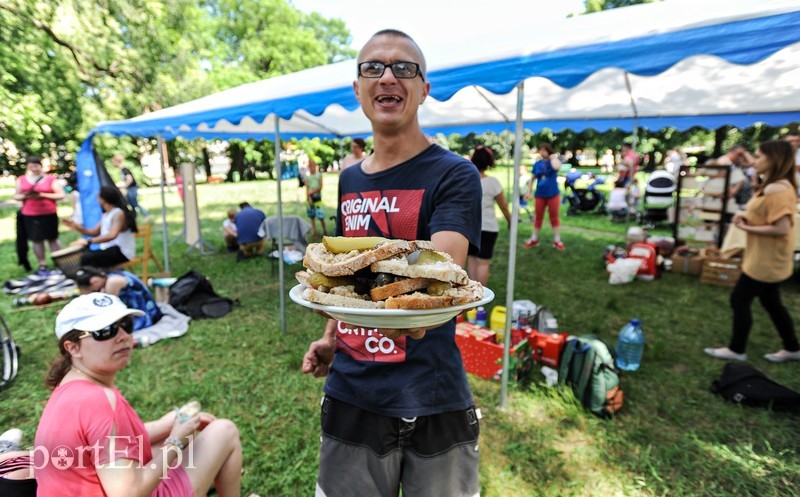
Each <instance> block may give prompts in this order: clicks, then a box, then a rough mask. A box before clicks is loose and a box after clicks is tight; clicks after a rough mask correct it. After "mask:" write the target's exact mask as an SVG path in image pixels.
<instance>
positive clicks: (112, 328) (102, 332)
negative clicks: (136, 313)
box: [78, 316, 133, 342]
mask: <svg viewBox="0 0 800 497" xmlns="http://www.w3.org/2000/svg"><path fill="white" fill-rule="evenodd" d="M120 328H122V329H123V330H124V331H125V333H127V334H129V335H130V334H132V333H133V316H125V317H124V318H122V319H120V320H119V321H116V322H114V323H111V324H110V325H108V326H105V327H103V328H100V329H99V330H94V331H85V332H83V334H82V335H81V336H79V337H78V340H83V339H84V338H87V337H92V338H94V339H95V340H97V341H98V342H104V341H106V340H111V339H112V338H114V337H115V336H117V333H119V330H120Z"/></svg>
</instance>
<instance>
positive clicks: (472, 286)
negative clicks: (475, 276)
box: [443, 280, 483, 305]
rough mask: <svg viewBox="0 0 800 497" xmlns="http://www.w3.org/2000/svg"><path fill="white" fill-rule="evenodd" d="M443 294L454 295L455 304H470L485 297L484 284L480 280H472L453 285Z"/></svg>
mask: <svg viewBox="0 0 800 497" xmlns="http://www.w3.org/2000/svg"><path fill="white" fill-rule="evenodd" d="M443 295H445V296H449V297H453V305H463V304H469V303H470V302H477V301H479V300H480V299H482V298H483V285H481V284H480V283H479V282H477V281H474V280H470V281H469V283H467V284H466V285H464V286H457V287H453V288H451V289H449V290H446V291H445V292H444V293H443Z"/></svg>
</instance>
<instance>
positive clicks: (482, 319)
mask: <svg viewBox="0 0 800 497" xmlns="http://www.w3.org/2000/svg"><path fill="white" fill-rule="evenodd" d="M475 324H477V325H478V326H483V327H484V328H485V327H486V309H484V308H483V307H478V312H477V314H476V315H475Z"/></svg>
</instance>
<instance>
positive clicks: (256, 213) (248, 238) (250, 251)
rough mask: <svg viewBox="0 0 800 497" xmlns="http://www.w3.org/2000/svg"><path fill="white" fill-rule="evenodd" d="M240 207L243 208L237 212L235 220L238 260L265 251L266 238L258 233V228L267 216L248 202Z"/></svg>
mask: <svg viewBox="0 0 800 497" xmlns="http://www.w3.org/2000/svg"><path fill="white" fill-rule="evenodd" d="M239 209H241V210H240V211H239V213H238V214H236V219H235V221H234V222H235V223H236V233H237V242H238V243H239V253H238V254H237V256H236V260H237V261H241V260H242V259H244V258H246V257H252V256H254V255H258V254H260V253H261V252H263V251H264V238H263V237H261V236H259V235H258V228H260V227H261V223H262V222H263V221H264V219H266V217H267V216H266V215H264V213H263V212H262V211H260V210H258V209H256V208H254V207H252V206H251V205H250V204H249V203H248V202H242V203H241V204H239Z"/></svg>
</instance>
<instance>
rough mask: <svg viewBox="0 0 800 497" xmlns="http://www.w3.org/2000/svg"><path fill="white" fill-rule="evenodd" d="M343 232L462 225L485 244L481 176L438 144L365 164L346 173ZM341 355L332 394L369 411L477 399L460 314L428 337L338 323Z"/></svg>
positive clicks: (412, 236) (405, 235)
mask: <svg viewBox="0 0 800 497" xmlns="http://www.w3.org/2000/svg"><path fill="white" fill-rule="evenodd" d="M338 213H339V215H338V216H337V226H336V231H337V234H339V235H344V236H384V237H386V238H402V239H406V240H430V237H431V234H432V233H437V232H439V231H455V232H458V233H461V234H462V235H464V236H465V237H466V238H467V239H468V240H469V243H470V246H474V247H478V246H479V245H480V234H481V180H480V175H479V174H478V170H477V169H476V168H475V166H474V165H473V164H472V163H471V162H469V161H468V160H466V159H464V158H462V157H459V156H458V155H456V154H453V153H452V152H450V151H448V150H445V149H443V148H441V147H439V146H438V145H432V146H430V147H428V148H427V149H425V150H424V151H423V152H421V153H420V154H419V155H417V156H416V157H414V158H412V159H410V160H409V161H407V162H405V163H403V164H398V165H397V166H395V167H392V168H391V169H389V170H387V171H381V172H378V173H374V174H365V173H364V172H363V171H362V169H361V165H356V166H353V167H349V168H347V169H345V170H344V171H342V173H341V174H340V176H339V211H338ZM336 336H337V340H336V344H337V345H336V348H337V350H336V358H335V360H334V362H333V367H332V369H331V371H330V372H329V374H328V378H327V381H326V383H325V393H326V394H328V395H331V396H332V397H335V398H337V399H339V400H342V401H344V402H347V403H350V404H353V405H356V406H358V407H360V408H362V409H365V410H367V411H371V412H374V413H377V414H382V415H385V416H393V417H414V416H428V415H431V414H438V413H443V412H450V411H456V410H460V409H466V408H467V407H469V406H471V405H472V404H473V402H472V395H471V393H470V391H469V384H468V383H467V377H466V373H465V372H464V364H463V362H462V359H461V353H460V352H459V350H458V347H457V346H456V342H455V319H453V320H451V321H450V322H449V323H447V324H444V325H442V326H440V327H438V328H436V329H432V330H428V332H427V333H426V335H425V337H424V338H423V339H421V340H413V339H410V338H408V337H405V336H403V337H400V338H398V339H396V340H391V339H389V338H387V337H385V336H383V335H381V334H380V333H378V332H377V330H375V329H365V328H355V329H348V328H345V326H344V324H343V323H337V333H336Z"/></svg>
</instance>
